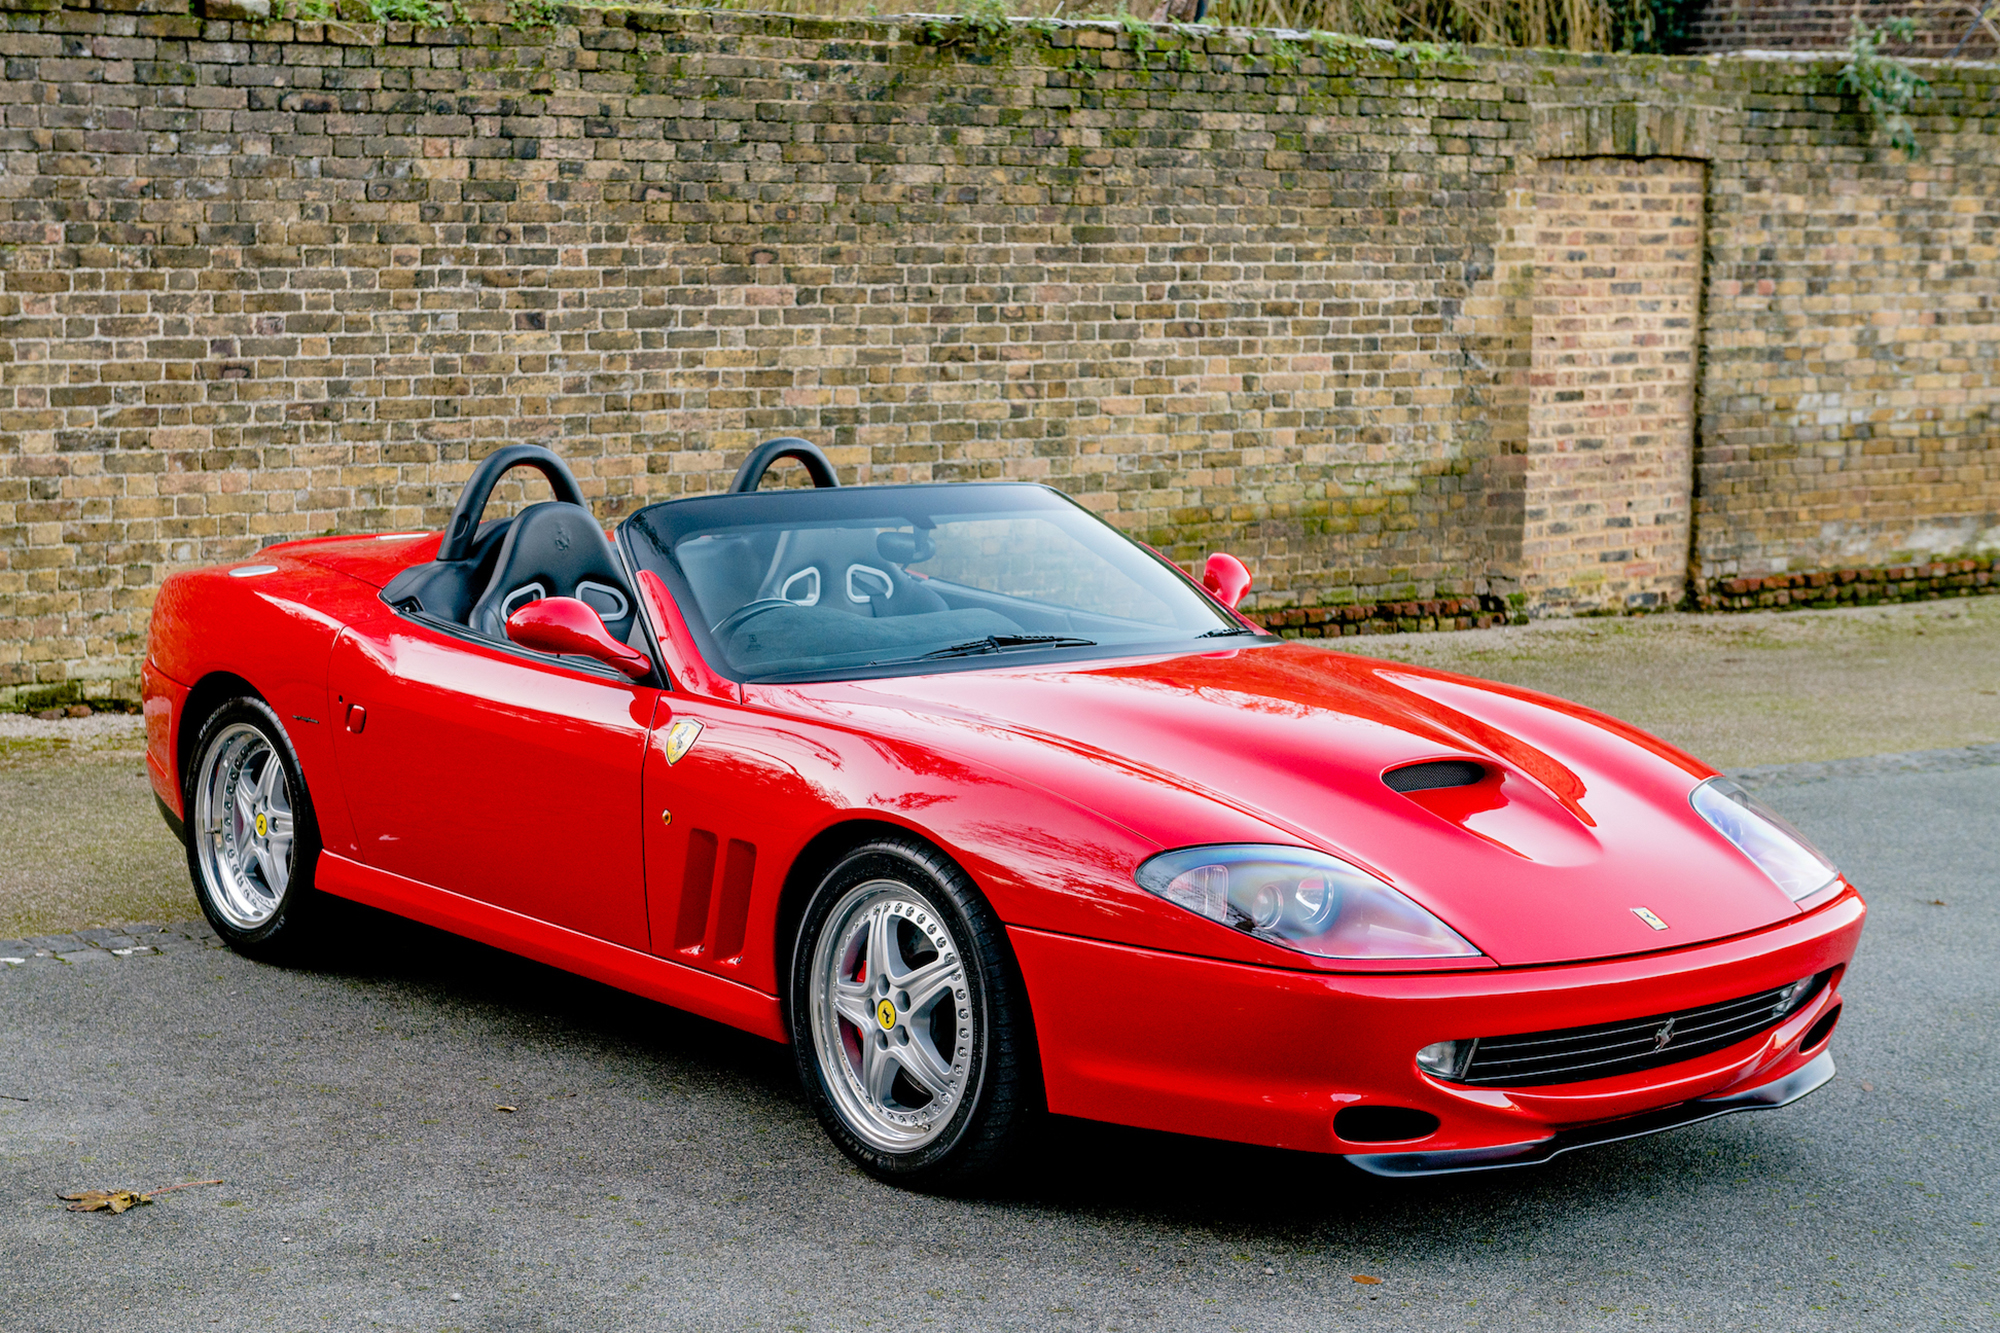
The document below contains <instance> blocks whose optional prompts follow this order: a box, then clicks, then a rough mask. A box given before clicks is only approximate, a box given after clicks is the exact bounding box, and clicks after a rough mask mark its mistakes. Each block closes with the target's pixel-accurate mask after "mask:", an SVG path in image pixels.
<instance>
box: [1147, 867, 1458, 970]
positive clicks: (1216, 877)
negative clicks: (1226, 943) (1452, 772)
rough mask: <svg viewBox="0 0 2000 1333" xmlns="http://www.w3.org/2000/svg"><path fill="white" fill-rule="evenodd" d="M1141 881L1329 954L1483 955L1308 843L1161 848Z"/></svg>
mask: <svg viewBox="0 0 2000 1333" xmlns="http://www.w3.org/2000/svg"><path fill="white" fill-rule="evenodd" d="M1136 878H1137V879H1138V881H1139V887H1141V888H1143V889H1145V890H1146V891H1147V892H1149V893H1157V894H1159V895H1160V896H1161V897H1162V898H1165V899H1166V900H1167V901H1169V902H1172V903H1178V904H1179V905H1180V906H1182V907H1185V908H1187V910H1188V911H1190V912H1193V913H1195V914H1197V915H1199V916H1205V917H1207V918H1208V919H1209V920H1210V921H1219V922H1221V923H1222V924H1223V925H1226V926H1234V927H1235V928H1236V929H1238V930H1241V931H1243V932H1245V933H1246V934H1250V935H1255V936H1257V937H1258V938H1259V939H1265V940H1269V941H1270V942H1271V943H1273V944H1278V945H1283V946H1284V947H1285V948H1287V949H1296V950H1298V951H1299V952H1300V953H1310V954H1317V955H1319V956H1320V957H1322V958H1477V957H1478V956H1479V950H1477V949H1475V948H1473V947H1472V946H1471V945H1470V944H1468V943H1466V941H1465V939H1464V938H1463V937H1462V936H1460V935H1459V934H1458V932H1456V931H1454V930H1453V929H1452V928H1451V927H1450V926H1447V925H1446V924H1445V923H1444V922H1442V921H1440V920H1438V919H1437V918H1436V917H1434V916H1432V915H1431V914H1430V913H1429V912H1427V911H1425V910H1424V909H1423V908H1421V907H1419V906H1417V905H1416V904H1415V903H1413V902H1411V901H1410V900H1409V899H1408V898H1406V897H1404V896H1403V895H1402V894H1400V893H1398V892H1396V890H1394V889H1392V888H1390V887H1389V886H1388V885H1387V884H1384V883H1383V882H1382V881H1381V880H1379V879H1377V878H1375V877H1374V876H1373V875H1370V874H1368V873H1367V872H1366V871H1363V870H1359V869H1356V868H1355V867H1354V866H1351V865H1349V864H1347V862H1345V861H1341V860H1338V859H1336V858H1334V857H1331V856H1328V855H1327V854H1326V853H1324V852H1315V851H1312V850H1310V849H1308V848H1305V847H1275V846H1267V845H1265V844H1261V843H1233V844H1227V845H1222V846H1214V847H1183V848H1181V849H1180V850H1178V851H1172V852H1161V853H1160V854H1159V855H1158V856H1155V857H1152V858H1151V859H1149V860H1148V861H1146V862H1145V864H1143V865H1141V866H1140V867H1139V869H1138V871H1137V872H1136Z"/></svg>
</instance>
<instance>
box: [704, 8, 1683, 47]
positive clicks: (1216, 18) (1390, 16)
mask: <svg viewBox="0 0 2000 1333" xmlns="http://www.w3.org/2000/svg"><path fill="white" fill-rule="evenodd" d="M702 7H704V8H714V9H731V10H742V11H753V10H754V11H763V12H768V13H783V14H811V15H817V16H821V17H827V18H861V17H871V18H872V17H887V16H891V15H895V14H899V13H906V12H908V13H945V14H957V15H964V16H967V17H972V18H976V19H982V20H993V19H998V18H1001V17H1012V18H1064V19H1099V20H1112V21H1130V20H1133V19H1138V20H1142V21H1165V20H1166V19H1168V17H1169V15H1168V14H1167V13H1166V12H1165V7H1164V5H1162V4H1161V3H1160V0H1131V3H1129V4H1124V3H1121V4H1117V5H1106V4H1105V3H1104V2H1103V0H940V3H938V4H937V5H936V6H935V7H931V6H923V5H914V6H911V5H906V4H902V3H898V2H897V0H708V3H705V4H703V6H702ZM1202 22H1203V23H1204V24H1211V25H1215V26H1220V27H1232V28H1281V29H1290V30H1292V31H1295V32H1331V33H1346V34H1349V35H1353V36H1358V37H1383V38H1389V39H1392V40H1396V41H1423V42H1468V43H1476V44H1479V45H1483V46H1523V47H1548V48H1553V49H1557V50H1568V51H1613V50H1618V49H1621V47H1622V48H1630V47H1631V45H1632V42H1633V40H1634V38H1635V37H1636V38H1640V39H1642V40H1643V38H1645V37H1647V36H1650V33H1651V30H1652V6H1651V4H1650V3H1649V0H1210V3H1209V7H1208V12H1207V14H1206V15H1205V16H1204V17H1203V19H1202Z"/></svg>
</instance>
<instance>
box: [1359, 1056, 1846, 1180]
mask: <svg viewBox="0 0 2000 1333" xmlns="http://www.w3.org/2000/svg"><path fill="white" fill-rule="evenodd" d="M1833 1075H1834V1068H1833V1053H1832V1052H1831V1051H1821V1052H1820V1053H1819V1054H1818V1055H1817V1056H1815V1057H1813V1058H1812V1059H1811V1060H1809V1061H1807V1062H1806V1063H1805V1064H1803V1065H1801V1066H1799V1068H1797V1069H1795V1070H1793V1071H1792V1072H1791V1073H1789V1074H1787V1075H1786V1076H1785V1077H1783V1078H1781V1079H1774V1080H1773V1081H1771V1082H1769V1083H1766V1084H1764V1085H1763V1086H1761V1087H1756V1088H1751V1089H1749V1090H1747V1091H1744V1092H1733V1093H1729V1094H1726V1095H1724V1096H1721V1097H1702V1098H1697V1099H1696V1100H1694V1101H1691V1102H1682V1103H1681V1104H1680V1105H1679V1106H1669V1107H1667V1108H1666V1109H1665V1110H1661V1111H1652V1112H1649V1113H1648V1114H1646V1115H1635V1116H1630V1117H1628V1118H1626V1119H1624V1120H1612V1121H1608V1122H1606V1123H1604V1124H1602V1125H1587V1126H1585V1127H1584V1128H1582V1129H1572V1130H1565V1131H1563V1132H1561V1133H1559V1134H1556V1135H1554V1136H1553V1137H1551V1138H1546V1139H1536V1140H1533V1141H1531V1142H1528V1143H1504V1144H1500V1145H1499V1146H1497V1147H1492V1148H1467V1149H1464V1150H1462V1151H1457V1152H1382V1153H1349V1154H1348V1155H1347V1160H1348V1161H1350V1162H1352V1163H1354V1165H1356V1166H1358V1167H1360V1168H1361V1169H1362V1170H1363V1171H1366V1172H1368V1173H1369V1174H1370V1175H1375V1176H1445V1175H1453V1174H1455V1173H1457V1172H1460V1171H1496V1170H1499V1169H1500V1168H1502V1167H1508V1166H1534V1165H1536V1164H1538V1163H1541V1162H1546V1161H1548V1160H1549V1159H1550V1158H1551V1157H1554V1156H1556V1155H1557V1154H1558V1153H1566V1152H1568V1151H1570V1150H1571V1149H1572V1148H1588V1147H1590V1146H1592V1145H1593V1144H1598V1143H1617V1142H1618V1141H1619V1140H1621V1139H1636V1138H1642V1137H1644V1136H1645V1135H1647V1134H1661V1133H1664V1132H1666V1131H1667V1130H1670V1129H1679V1128H1680V1127H1681V1126H1683V1125H1695V1124H1699V1123H1701V1122H1702V1121H1704V1120H1713V1119H1715V1118H1716V1117H1717V1116H1722V1115H1734V1114H1735V1113H1736V1112H1738V1111H1770V1110H1775V1109H1776V1108H1778V1107H1780V1106H1790V1105H1791V1104H1792V1103H1793V1102H1795V1101H1797V1100H1798V1099H1799V1098H1801V1097H1803V1096H1805V1095H1806V1094H1807V1093H1810V1092H1816V1091H1818V1090H1819V1089H1820V1088H1822V1087H1824V1086H1825V1085H1826V1084H1828V1083H1831V1082H1832V1081H1833Z"/></svg>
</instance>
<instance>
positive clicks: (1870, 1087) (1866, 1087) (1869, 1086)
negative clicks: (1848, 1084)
mask: <svg viewBox="0 0 2000 1333" xmlns="http://www.w3.org/2000/svg"><path fill="white" fill-rule="evenodd" d="M1861 1090H1862V1091H1863V1092H1873V1091H1875V1085H1874V1084H1873V1083H1863V1084H1862V1085H1861Z"/></svg>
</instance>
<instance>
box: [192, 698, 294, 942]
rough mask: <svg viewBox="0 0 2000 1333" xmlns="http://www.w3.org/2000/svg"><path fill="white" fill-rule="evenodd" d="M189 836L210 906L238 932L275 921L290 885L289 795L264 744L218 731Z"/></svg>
mask: <svg viewBox="0 0 2000 1333" xmlns="http://www.w3.org/2000/svg"><path fill="white" fill-rule="evenodd" d="M196 775H197V776H196V778H195V789H194V798H195V808H194V835H195V837H196V839H197V842H196V845H195V850H196V853H197V855H198V857H199V858H200V861H201V878H202V883H203V886H204V887H205V888H206V889H207V890H208V896H209V900H210V901H211V902H212V903H213V904H214V905H215V910H216V911H217V912H218V913H220V914H221V915H222V918H223V919H224V920H225V921H227V922H228V923H229V924H230V925H232V926H234V927H236V929H238V930H255V929H256V928H257V927H259V926H261V925H263V924H264V923H265V922H267V921H269V920H270V919H271V917H272V916H273V915H275V914H276V913H277V910H278V904H279V903H281V902H283V901H284V898H285V886H286V885H287V884H289V883H291V880H292V789H291V784H290V783H289V782H287V781H286V780H285V765H284V761H283V760H281V759H280V758H279V757H278V752H277V750H276V749H274V748H273V747H272V745H271V741H270V738H269V737H267V736H266V735H265V734H264V733H263V732H262V731H261V730H259V729H258V728H256V727H253V726H251V725H249V724H248V723H244V722H238V723H236V724H235V725H234V726H229V727H224V728H223V729H222V730H221V731H219V732H217V733H216V735H215V738H214V739H213V740H211V741H210V742H209V743H208V749H207V750H206V751H204V752H203V754H202V756H201V766H200V768H198V769H197V770H196Z"/></svg>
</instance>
